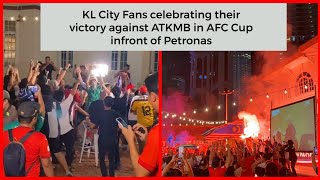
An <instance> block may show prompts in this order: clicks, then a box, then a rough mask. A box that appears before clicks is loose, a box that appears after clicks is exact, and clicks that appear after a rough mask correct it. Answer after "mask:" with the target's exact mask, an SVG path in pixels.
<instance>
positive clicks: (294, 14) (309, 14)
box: [287, 3, 318, 46]
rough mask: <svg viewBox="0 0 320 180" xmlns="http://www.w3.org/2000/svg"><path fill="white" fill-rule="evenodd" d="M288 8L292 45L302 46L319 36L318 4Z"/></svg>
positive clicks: (297, 5) (296, 5)
mask: <svg viewBox="0 0 320 180" xmlns="http://www.w3.org/2000/svg"><path fill="white" fill-rule="evenodd" d="M287 8H288V9H287V13H288V14H287V16H288V19H287V20H288V24H289V25H291V27H289V28H291V29H290V30H289V33H291V36H290V37H288V38H290V41H291V42H292V43H294V44H295V45H298V46H300V45H301V44H303V43H305V42H307V41H308V40H310V39H312V38H313V37H315V36H316V35H318V4H316V3H304V4H288V6H287ZM290 31H291V32H290Z"/></svg>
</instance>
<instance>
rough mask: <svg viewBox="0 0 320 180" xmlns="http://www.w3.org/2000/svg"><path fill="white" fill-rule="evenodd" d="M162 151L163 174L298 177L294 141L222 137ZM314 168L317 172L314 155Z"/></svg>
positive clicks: (174, 175) (166, 148)
mask: <svg viewBox="0 0 320 180" xmlns="http://www.w3.org/2000/svg"><path fill="white" fill-rule="evenodd" d="M178 147H179V145H176V147H169V146H164V147H163V150H162V154H163V159H162V176H166V177H177V176H188V177H193V176H195V177H264V176H266V177H290V176H297V173H296V169H295V165H296V163H297V155H296V152H295V147H294V143H293V142H292V141H291V140H289V141H288V142H281V143H277V142H275V141H274V143H271V141H270V140H253V139H252V138H249V139H245V140H238V141H237V140H227V139H226V140H222V141H221V140H220V141H215V142H214V143H212V145H210V146H209V147H206V146H204V145H202V147H201V146H200V147H199V146H198V147H196V148H184V151H183V153H182V154H179V150H178ZM312 157H313V158H312V160H313V166H314V170H315V171H316V173H317V171H318V168H317V166H316V163H315V162H316V161H315V157H314V154H313V156H312Z"/></svg>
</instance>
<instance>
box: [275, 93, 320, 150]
mask: <svg viewBox="0 0 320 180" xmlns="http://www.w3.org/2000/svg"><path fill="white" fill-rule="evenodd" d="M309 99H313V115H314V116H313V121H314V126H315V133H314V139H315V146H317V144H318V143H317V141H318V140H317V139H316V138H317V127H316V119H317V118H316V113H317V111H316V96H311V97H308V98H306V99H302V100H300V101H296V102H293V103H290V104H286V105H283V106H279V107H277V108H272V106H271V109H270V140H271V138H272V133H271V117H272V111H273V110H275V109H280V108H284V107H287V106H291V105H293V104H297V103H300V102H303V101H307V100H309ZM296 152H313V151H312V150H311V151H296Z"/></svg>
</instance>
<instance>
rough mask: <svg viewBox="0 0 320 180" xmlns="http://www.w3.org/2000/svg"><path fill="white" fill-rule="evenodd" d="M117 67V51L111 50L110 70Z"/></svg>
mask: <svg viewBox="0 0 320 180" xmlns="http://www.w3.org/2000/svg"><path fill="white" fill-rule="evenodd" d="M117 69H118V51H112V57H111V70H117Z"/></svg>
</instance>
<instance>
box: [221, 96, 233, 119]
mask: <svg viewBox="0 0 320 180" xmlns="http://www.w3.org/2000/svg"><path fill="white" fill-rule="evenodd" d="M233 93H234V90H232V91H230V90H228V91H223V92H222V93H220V94H221V95H223V96H226V121H228V95H231V94H233Z"/></svg>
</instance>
